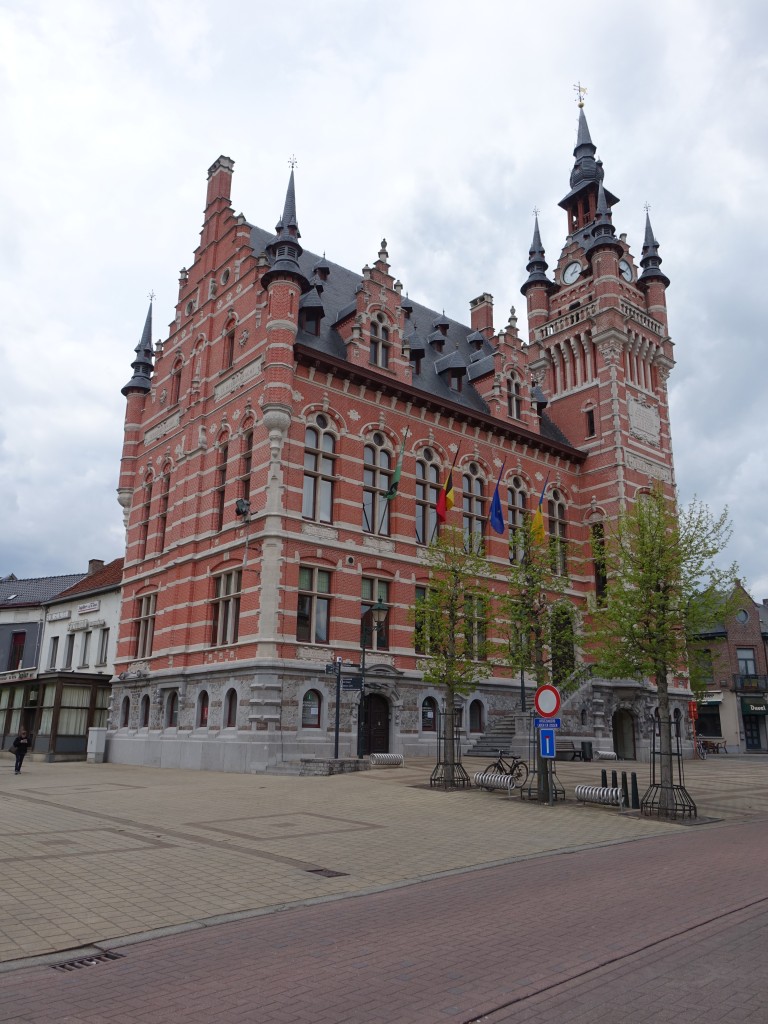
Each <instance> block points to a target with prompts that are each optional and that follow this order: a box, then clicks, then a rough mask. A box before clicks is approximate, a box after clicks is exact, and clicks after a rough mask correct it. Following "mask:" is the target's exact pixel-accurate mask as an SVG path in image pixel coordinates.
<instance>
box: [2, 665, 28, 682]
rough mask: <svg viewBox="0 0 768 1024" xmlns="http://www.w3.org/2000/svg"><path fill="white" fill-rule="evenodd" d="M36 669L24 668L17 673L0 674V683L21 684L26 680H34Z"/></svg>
mask: <svg viewBox="0 0 768 1024" xmlns="http://www.w3.org/2000/svg"><path fill="white" fill-rule="evenodd" d="M36 675H37V669H36V668H22V669H18V670H17V671H16V672H0V683H20V682H22V681H23V680H25V679H34V678H35V676H36Z"/></svg>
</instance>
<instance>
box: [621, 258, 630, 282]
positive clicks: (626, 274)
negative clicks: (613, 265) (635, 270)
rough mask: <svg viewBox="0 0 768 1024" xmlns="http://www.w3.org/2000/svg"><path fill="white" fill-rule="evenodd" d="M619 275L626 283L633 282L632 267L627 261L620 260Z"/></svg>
mask: <svg viewBox="0 0 768 1024" xmlns="http://www.w3.org/2000/svg"><path fill="white" fill-rule="evenodd" d="M619 273H620V274H621V276H622V277H623V278H624V280H625V281H631V280H632V267H630V265H629V264H628V263H627V261H626V260H619Z"/></svg>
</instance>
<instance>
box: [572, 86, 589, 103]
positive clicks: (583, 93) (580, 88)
mask: <svg viewBox="0 0 768 1024" xmlns="http://www.w3.org/2000/svg"><path fill="white" fill-rule="evenodd" d="M573 91H574V92H576V93H578V96H579V98H578V100H577V102H578V104H579V107H583V106H584V97H585V96H586V95H587V87H586V85H582V84H581V82H577V83H576V85H574V87H573Z"/></svg>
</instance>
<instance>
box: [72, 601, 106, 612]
mask: <svg viewBox="0 0 768 1024" xmlns="http://www.w3.org/2000/svg"><path fill="white" fill-rule="evenodd" d="M99 608H101V601H86V602H85V603H84V604H79V605H78V606H77V614H78V615H88V613H89V612H97V611H98V610H99Z"/></svg>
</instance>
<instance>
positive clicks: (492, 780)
mask: <svg viewBox="0 0 768 1024" xmlns="http://www.w3.org/2000/svg"><path fill="white" fill-rule="evenodd" d="M475 785H476V786H479V787H480V788H481V789H487V790H492V789H506V791H507V796H510V797H511V796H512V790H513V789H514V788H515V780H514V779H513V778H512V776H511V775H506V774H505V773H504V772H475Z"/></svg>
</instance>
